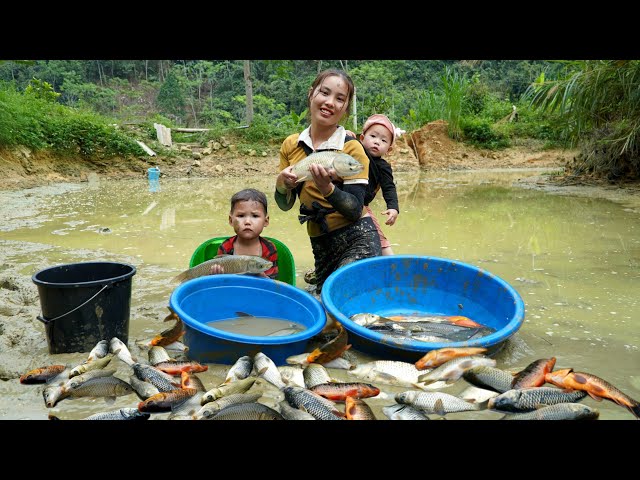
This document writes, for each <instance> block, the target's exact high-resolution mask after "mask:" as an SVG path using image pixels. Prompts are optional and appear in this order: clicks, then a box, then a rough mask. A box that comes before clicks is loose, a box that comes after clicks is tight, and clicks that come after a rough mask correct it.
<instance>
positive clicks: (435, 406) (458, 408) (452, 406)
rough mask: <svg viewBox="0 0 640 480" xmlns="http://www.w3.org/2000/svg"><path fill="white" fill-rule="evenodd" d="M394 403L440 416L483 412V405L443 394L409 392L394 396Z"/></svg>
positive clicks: (484, 406) (484, 405)
mask: <svg viewBox="0 0 640 480" xmlns="http://www.w3.org/2000/svg"><path fill="white" fill-rule="evenodd" d="M395 399H396V402H398V403H403V404H405V405H411V406H412V407H414V408H417V409H419V410H422V411H423V412H425V413H436V414H438V415H440V416H443V415H446V414H447V413H454V412H467V411H470V410H483V409H485V408H486V404H485V403H470V402H466V401H464V400H462V399H461V398H458V397H456V396H455V395H449V394H448V393H443V392H417V391H415V390H409V391H406V392H400V393H398V394H396V397H395Z"/></svg>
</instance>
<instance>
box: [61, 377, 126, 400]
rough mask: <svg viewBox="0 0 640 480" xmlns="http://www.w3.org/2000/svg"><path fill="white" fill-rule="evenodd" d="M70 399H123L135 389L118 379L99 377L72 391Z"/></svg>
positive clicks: (69, 393)
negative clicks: (122, 397)
mask: <svg viewBox="0 0 640 480" xmlns="http://www.w3.org/2000/svg"><path fill="white" fill-rule="evenodd" d="M67 393H68V396H70V397H109V398H114V397H121V396H123V395H129V394H130V393H133V387H132V386H131V385H129V384H128V383H127V382H125V381H124V380H121V379H119V378H118V377H114V376H109V377H98V378H92V379H90V380H87V381H86V382H84V383H83V384H82V385H80V386H78V387H76V388H74V389H72V390H70V391H69V392H67Z"/></svg>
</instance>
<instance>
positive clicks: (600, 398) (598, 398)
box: [587, 392, 602, 402]
mask: <svg viewBox="0 0 640 480" xmlns="http://www.w3.org/2000/svg"><path fill="white" fill-rule="evenodd" d="M587 393H588V394H589V396H590V397H591V398H593V399H594V400H595V401H596V402H601V401H602V397H599V396H597V395H596V394H595V393H591V392H587Z"/></svg>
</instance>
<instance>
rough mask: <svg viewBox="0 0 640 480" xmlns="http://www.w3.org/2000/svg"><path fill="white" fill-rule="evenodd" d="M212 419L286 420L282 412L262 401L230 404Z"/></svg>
mask: <svg viewBox="0 0 640 480" xmlns="http://www.w3.org/2000/svg"><path fill="white" fill-rule="evenodd" d="M211 420H284V417H283V416H282V415H281V414H280V412H278V411H276V410H274V409H273V408H271V407H267V406H266V405H263V404H261V403H255V402H253V403H239V404H235V405H229V406H228V407H225V408H223V409H222V410H220V411H219V412H218V413H216V414H215V415H214V416H213V417H211Z"/></svg>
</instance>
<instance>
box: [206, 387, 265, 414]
mask: <svg viewBox="0 0 640 480" xmlns="http://www.w3.org/2000/svg"><path fill="white" fill-rule="evenodd" d="M261 396H262V394H261V393H232V394H230V395H227V396H224V397H221V398H219V399H217V400H214V401H212V402H207V403H205V404H204V405H202V407H201V408H200V409H199V410H198V412H197V413H196V414H195V418H196V419H197V420H202V419H205V420H206V419H210V418H211V417H213V416H214V415H215V414H216V413H218V412H219V411H220V410H222V409H223V408H226V407H228V406H230V405H236V404H240V403H253V402H257V401H258V399H259V398H260V397H261Z"/></svg>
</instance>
